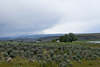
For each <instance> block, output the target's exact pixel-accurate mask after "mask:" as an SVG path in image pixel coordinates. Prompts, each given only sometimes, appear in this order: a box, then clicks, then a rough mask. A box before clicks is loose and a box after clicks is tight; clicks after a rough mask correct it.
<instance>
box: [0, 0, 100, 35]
mask: <svg viewBox="0 0 100 67" xmlns="http://www.w3.org/2000/svg"><path fill="white" fill-rule="evenodd" d="M99 3H100V1H99V0H95V1H94V0H88V1H87V0H84V1H81V0H0V36H14V35H21V34H46V33H48V34H50V33H68V32H75V33H84V32H100V31H99V30H98V29H99V28H100V26H99V25H100V8H99V7H100V4H99Z"/></svg>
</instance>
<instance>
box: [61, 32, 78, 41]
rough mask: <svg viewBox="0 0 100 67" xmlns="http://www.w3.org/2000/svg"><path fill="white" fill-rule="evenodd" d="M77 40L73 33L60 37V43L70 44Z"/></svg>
mask: <svg viewBox="0 0 100 67" xmlns="http://www.w3.org/2000/svg"><path fill="white" fill-rule="evenodd" d="M75 40H77V37H76V36H75V34H73V33H69V34H65V35H64V36H61V37H60V42H72V41H75Z"/></svg>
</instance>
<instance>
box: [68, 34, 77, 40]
mask: <svg viewBox="0 0 100 67" xmlns="http://www.w3.org/2000/svg"><path fill="white" fill-rule="evenodd" d="M76 40H77V37H76V36H75V34H73V33H69V41H70V42H72V41H76Z"/></svg>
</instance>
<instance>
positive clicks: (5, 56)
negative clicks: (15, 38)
mask: <svg viewBox="0 0 100 67" xmlns="http://www.w3.org/2000/svg"><path fill="white" fill-rule="evenodd" d="M96 45H100V44H95V45H94V44H91V45H90V46H86V44H81V43H75V42H73V43H25V42H0V67H80V66H81V65H82V66H83V67H94V66H95V67H99V66H100V64H99V63H100V48H99V47H98V48H97V47H94V46H96ZM82 66H81V67H82Z"/></svg>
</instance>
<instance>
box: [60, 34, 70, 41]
mask: <svg viewBox="0 0 100 67" xmlns="http://www.w3.org/2000/svg"><path fill="white" fill-rule="evenodd" d="M60 42H69V36H68V35H67V34H65V35H64V36H61V37H60Z"/></svg>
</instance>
